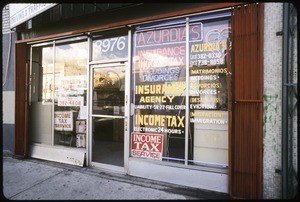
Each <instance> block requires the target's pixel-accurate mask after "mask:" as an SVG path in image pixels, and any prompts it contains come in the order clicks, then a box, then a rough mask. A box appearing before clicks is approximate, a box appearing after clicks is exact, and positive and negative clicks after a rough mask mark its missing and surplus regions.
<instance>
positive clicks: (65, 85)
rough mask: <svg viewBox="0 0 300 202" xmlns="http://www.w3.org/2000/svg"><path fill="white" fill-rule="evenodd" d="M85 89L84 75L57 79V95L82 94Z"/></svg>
mask: <svg viewBox="0 0 300 202" xmlns="http://www.w3.org/2000/svg"><path fill="white" fill-rule="evenodd" d="M84 90H86V78H85V76H65V77H62V78H60V79H59V81H58V94H59V95H76V94H83V93H84Z"/></svg>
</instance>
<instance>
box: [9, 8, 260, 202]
mask: <svg viewBox="0 0 300 202" xmlns="http://www.w3.org/2000/svg"><path fill="white" fill-rule="evenodd" d="M232 6H235V4H216V5H213V6H202V7H199V8H195V9H194V10H184V11H181V12H179V11H177V12H171V13H165V14H164V15H162V16H160V17H159V18H158V17H155V16H151V18H149V17H148V18H140V19H136V20H129V21H120V22H118V23H111V24H108V25H105V26H102V27H101V26H99V27H98V28H90V29H83V30H78V31H74V32H72V33H58V34H54V35H48V36H43V37H37V38H33V39H27V40H22V41H18V42H17V45H16V95H18V96H17V97H16V113H17V114H18V115H17V114H16V117H19V118H16V123H15V125H16V141H15V142H16V143H15V148H16V150H15V153H16V155H19V156H30V157H34V158H40V159H46V160H51V161H57V162H63V163H69V164H74V165H79V166H95V167H97V168H99V169H104V170H108V171H113V172H121V173H125V174H129V175H133V176H139V177H144V178H149V179H155V180H160V181H166V182H170V183H175V184H180V185H185V186H189V187H195V188H201V189H207V190H214V191H218V192H224V193H230V194H231V195H232V196H234V197H252V198H253V197H254V198H255V197H258V198H260V197H261V192H262V190H261V180H262V179H261V178H262V177H261V167H262V162H261V161H262V157H261V150H262V142H261V134H262V115H261V113H262V111H261V110H262V109H261V106H262V101H261V96H262V94H261V91H262V75H261V73H262V66H261V50H262V47H261V46H262V45H261V31H262V29H261V26H262V25H261V22H260V19H261V18H260V15H261V13H262V12H261V11H260V10H261V8H262V5H261V4H250V5H247V6H242V7H232ZM245 12H248V13H249V14H247V15H246V14H245ZM245 22H251V23H250V24H249V26H247V27H243V24H244V23H245ZM250 33H251V34H250ZM247 37H248V38H247ZM245 46H247V47H249V48H248V49H247V50H246V49H245V48H244V47H245ZM245 56H247V58H245ZM27 61H28V62H27ZM251 68H252V69H251ZM24 84H26V85H24ZM245 88H247V91H246V92H244V91H243V89H245ZM24 103H25V104H24ZM23 118H24V119H23ZM246 122H247V124H245V123H246ZM24 131H25V132H24ZM254 144H256V145H257V146H255V145H254ZM249 152H252V153H251V154H249ZM243 180H246V181H243ZM241 181H243V187H239V186H240V185H241ZM245 182H249V184H248V185H247V184H245ZM241 190H243V191H242V192H241ZM240 193H242V194H240Z"/></svg>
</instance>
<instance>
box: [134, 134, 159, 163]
mask: <svg viewBox="0 0 300 202" xmlns="http://www.w3.org/2000/svg"><path fill="white" fill-rule="evenodd" d="M163 139H164V136H163V135H161V134H149V133H136V132H133V133H132V134H131V156H132V157H138V158H148V159H156V160H162V151H163Z"/></svg>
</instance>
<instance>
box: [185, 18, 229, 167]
mask: <svg viewBox="0 0 300 202" xmlns="http://www.w3.org/2000/svg"><path fill="white" fill-rule="evenodd" d="M199 23H200V22H196V23H194V24H192V25H191V28H192V27H193V26H196V25H199ZM201 24H203V40H201V41H194V40H193V39H192V38H191V40H190V43H189V46H190V47H189V49H190V55H189V57H190V75H189V77H190V92H189V101H190V133H191V134H190V135H191V136H192V142H191V144H190V147H189V153H191V157H190V158H189V163H190V164H194V165H212V166H215V165H219V166H226V165H227V164H228V90H227V76H226V73H227V71H228V70H227V68H228V65H229V63H228V62H227V61H228V60H229V59H230V58H228V53H229V51H230V44H229V41H230V38H229V37H230V32H231V28H230V26H229V21H228V20H215V21H207V22H206V21H202V22H201ZM191 31H192V29H190V32H191Z"/></svg>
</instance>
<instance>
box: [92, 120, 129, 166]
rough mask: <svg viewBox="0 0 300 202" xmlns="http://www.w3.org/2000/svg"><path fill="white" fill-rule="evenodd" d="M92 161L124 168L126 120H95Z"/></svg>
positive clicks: (93, 122)
mask: <svg viewBox="0 0 300 202" xmlns="http://www.w3.org/2000/svg"><path fill="white" fill-rule="evenodd" d="M92 161H93V162H98V163H104V164H110V165H115V166H124V119H122V118H120V119H118V118H110V117H103V118H93V120H92Z"/></svg>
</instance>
